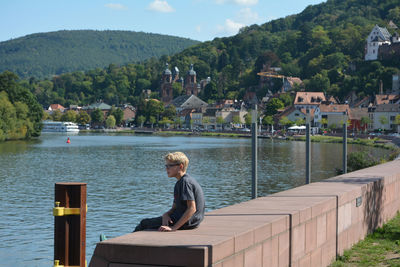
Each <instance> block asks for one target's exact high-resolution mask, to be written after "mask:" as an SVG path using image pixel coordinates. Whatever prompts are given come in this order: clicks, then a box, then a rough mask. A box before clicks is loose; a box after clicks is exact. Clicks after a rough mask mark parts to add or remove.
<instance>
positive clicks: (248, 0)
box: [215, 0, 258, 6]
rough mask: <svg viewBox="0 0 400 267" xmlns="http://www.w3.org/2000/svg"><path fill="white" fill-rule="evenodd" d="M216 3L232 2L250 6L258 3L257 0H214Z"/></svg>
mask: <svg viewBox="0 0 400 267" xmlns="http://www.w3.org/2000/svg"><path fill="white" fill-rule="evenodd" d="M215 2H216V3H217V4H225V3H233V4H237V5H242V6H252V5H256V4H257V3H258V0H215Z"/></svg>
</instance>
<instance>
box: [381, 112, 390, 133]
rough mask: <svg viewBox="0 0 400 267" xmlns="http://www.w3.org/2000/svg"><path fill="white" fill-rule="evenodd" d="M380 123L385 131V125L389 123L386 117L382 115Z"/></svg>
mask: <svg viewBox="0 0 400 267" xmlns="http://www.w3.org/2000/svg"><path fill="white" fill-rule="evenodd" d="M379 122H380V123H381V124H382V128H383V130H385V125H386V124H387V123H388V122H389V120H388V119H387V117H386V116H384V115H382V116H380V117H379Z"/></svg>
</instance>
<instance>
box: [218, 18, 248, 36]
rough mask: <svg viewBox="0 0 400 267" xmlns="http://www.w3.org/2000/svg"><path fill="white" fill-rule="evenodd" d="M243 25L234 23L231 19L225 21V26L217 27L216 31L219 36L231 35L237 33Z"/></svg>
mask: <svg viewBox="0 0 400 267" xmlns="http://www.w3.org/2000/svg"><path fill="white" fill-rule="evenodd" d="M244 26H245V25H244V24H242V23H238V22H235V21H233V20H231V19H226V20H225V24H224V25H223V26H221V25H218V26H217V30H218V32H219V33H221V34H227V35H233V34H236V33H238V31H239V30H240V28H242V27H244Z"/></svg>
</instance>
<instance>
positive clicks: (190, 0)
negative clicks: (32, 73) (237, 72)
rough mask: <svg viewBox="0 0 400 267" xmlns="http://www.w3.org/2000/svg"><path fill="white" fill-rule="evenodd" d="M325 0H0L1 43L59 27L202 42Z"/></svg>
mask: <svg viewBox="0 0 400 267" xmlns="http://www.w3.org/2000/svg"><path fill="white" fill-rule="evenodd" d="M321 2H323V1H321V0H280V1H276V0H275V1H272V0H179V1H178V0H105V1H103V0H96V1H95V0H36V1H32V0H1V1H0V10H1V11H2V12H1V13H2V15H1V16H0V25H1V27H0V42H1V41H6V40H10V39H14V38H18V37H21V36H24V35H27V34H32V33H37V32H49V31H58V30H81V29H94V30H129V31H143V32H152V33H161V34H168V35H174V36H180V37H187V38H191V39H195V40H199V41H207V40H212V39H214V38H215V37H225V36H231V35H234V34H236V33H237V32H238V30H239V29H240V28H241V27H243V26H245V25H251V24H263V23H265V22H267V21H270V20H273V19H277V18H281V17H285V16H287V15H292V14H297V13H299V12H301V11H302V10H304V8H306V7H307V6H308V5H315V4H318V3H321Z"/></svg>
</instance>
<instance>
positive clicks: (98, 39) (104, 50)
mask: <svg viewBox="0 0 400 267" xmlns="http://www.w3.org/2000/svg"><path fill="white" fill-rule="evenodd" d="M196 43H198V41H194V40H190V39H187V38H181V37H175V36H168V35H161V34H152V33H144V32H132V31H110V30H108V31H93V30H75V31H66V30H63V31H57V32H48V33H36V34H31V35H27V36H24V37H20V38H17V39H12V40H9V41H5V42H0V72H2V71H5V70H9V71H12V72H14V73H16V74H17V75H18V76H19V77H21V78H24V79H25V78H29V77H36V78H40V79H43V78H46V77H52V76H53V75H59V74H62V73H67V72H73V71H85V70H91V69H94V68H97V67H99V68H104V67H106V66H108V65H109V64H110V63H111V62H113V63H115V64H126V63H129V62H141V61H143V60H146V59H149V58H151V57H155V58H157V57H160V56H162V55H172V54H174V53H177V52H180V51H182V50H183V49H184V48H187V47H189V46H191V45H194V44H196Z"/></svg>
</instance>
